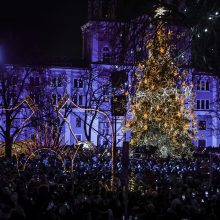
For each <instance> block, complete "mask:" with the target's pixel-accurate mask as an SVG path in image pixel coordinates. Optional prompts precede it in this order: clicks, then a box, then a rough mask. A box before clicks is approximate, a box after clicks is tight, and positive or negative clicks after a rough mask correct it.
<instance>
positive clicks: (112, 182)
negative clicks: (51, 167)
mask: <svg viewBox="0 0 220 220" xmlns="http://www.w3.org/2000/svg"><path fill="white" fill-rule="evenodd" d="M68 101H70V102H71V103H72V105H73V106H74V107H75V108H78V109H80V110H84V111H96V112H98V113H100V114H102V115H103V116H105V118H106V119H107V121H108V123H109V125H110V128H111V131H112V179H111V189H112V190H113V189H114V182H115V169H116V168H115V158H114V156H113V155H115V154H114V151H115V148H114V145H115V143H114V142H115V138H114V135H115V134H114V129H113V126H112V123H111V119H110V118H109V116H108V115H107V114H106V113H105V112H103V111H101V110H98V109H94V108H83V107H80V106H78V105H77V104H76V103H74V102H73V101H72V100H71V99H70V97H69V96H68V95H67V94H66V95H65V96H64V97H63V98H62V99H61V100H60V101H59V103H58V105H57V106H56V107H55V110H56V111H57V112H58V113H59V115H60V116H61V118H63V119H64V120H65V122H66V123H67V124H68V126H69V128H70V131H71V134H72V135H73V137H74V138H75V140H76V145H77V146H78V147H77V149H76V151H75V153H74V154H73V155H72V156H71V171H73V165H74V160H75V157H76V155H77V153H78V151H79V149H80V147H83V143H81V142H79V141H78V140H77V138H76V135H75V133H74V131H73V128H72V126H71V123H70V122H69V121H68V120H67V118H65V117H64V115H63V114H62V113H61V110H62V108H63V107H64V106H65V105H66V103H67V102H68Z"/></svg>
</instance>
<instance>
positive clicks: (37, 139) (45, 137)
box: [13, 124, 70, 171]
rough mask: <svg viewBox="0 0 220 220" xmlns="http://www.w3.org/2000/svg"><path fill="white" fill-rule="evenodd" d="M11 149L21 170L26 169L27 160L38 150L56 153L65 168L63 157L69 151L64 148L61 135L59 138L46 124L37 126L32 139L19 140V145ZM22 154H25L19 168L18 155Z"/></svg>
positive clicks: (18, 166)
mask: <svg viewBox="0 0 220 220" xmlns="http://www.w3.org/2000/svg"><path fill="white" fill-rule="evenodd" d="M13 149H14V150H13V153H14V155H15V156H16V158H17V168H18V170H21V171H24V170H25V169H26V166H27V164H28V162H29V161H30V160H31V159H32V158H34V157H35V156H36V154H37V153H38V152H39V151H50V152H52V153H54V154H55V155H57V157H58V159H60V161H61V162H62V164H63V167H64V170H65V165H64V159H65V157H67V156H68V154H69V151H70V150H69V149H68V148H66V144H63V137H62V138H59V135H58V134H56V133H55V129H53V128H52V129H50V128H49V127H48V125H47V124H46V126H45V127H44V129H42V128H38V129H37V130H36V131H35V134H34V136H33V138H32V139H30V140H27V141H23V142H21V144H20V145H16V147H14V148H13ZM22 154H24V155H25V157H26V159H25V161H24V164H22V166H21V168H20V165H19V157H20V156H21V155H22Z"/></svg>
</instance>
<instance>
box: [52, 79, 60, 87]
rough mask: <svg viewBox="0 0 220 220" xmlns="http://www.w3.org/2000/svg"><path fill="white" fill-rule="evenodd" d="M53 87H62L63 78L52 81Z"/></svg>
mask: <svg viewBox="0 0 220 220" xmlns="http://www.w3.org/2000/svg"><path fill="white" fill-rule="evenodd" d="M52 86H53V87H62V78H61V77H58V78H53V79H52Z"/></svg>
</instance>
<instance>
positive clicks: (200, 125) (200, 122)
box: [198, 121, 206, 130]
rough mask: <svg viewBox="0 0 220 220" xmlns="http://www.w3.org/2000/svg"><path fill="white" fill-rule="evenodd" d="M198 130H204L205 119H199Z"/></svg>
mask: <svg viewBox="0 0 220 220" xmlns="http://www.w3.org/2000/svg"><path fill="white" fill-rule="evenodd" d="M198 125H199V130H206V121H199V123H198Z"/></svg>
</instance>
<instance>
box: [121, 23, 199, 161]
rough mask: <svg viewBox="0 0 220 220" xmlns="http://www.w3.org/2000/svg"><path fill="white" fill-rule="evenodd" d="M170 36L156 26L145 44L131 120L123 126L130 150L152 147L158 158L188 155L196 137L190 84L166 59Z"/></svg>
mask: <svg viewBox="0 0 220 220" xmlns="http://www.w3.org/2000/svg"><path fill="white" fill-rule="evenodd" d="M171 36H172V31H170V30H167V29H166V28H165V27H164V25H163V24H162V23H160V24H158V26H157V29H156V31H155V35H154V36H153V37H152V39H150V40H149V41H148V44H147V48H148V51H149V57H148V59H147V60H146V61H145V62H144V63H140V64H139V66H138V69H137V71H136V73H135V75H136V77H137V80H138V82H137V85H136V93H135V95H134V96H133V97H132V100H131V115H132V117H131V119H130V120H128V121H127V123H126V125H125V127H126V128H125V130H127V129H129V130H131V133H132V136H131V141H130V144H131V145H132V146H150V145H151V146H155V147H157V154H158V155H159V156H162V157H166V156H168V155H170V156H172V157H180V156H181V155H182V154H187V155H189V154H190V149H191V146H192V139H193V138H194V137H195V134H196V133H197V130H196V121H195V116H194V111H193V106H194V94H193V93H192V88H193V84H192V82H191V80H190V74H189V73H188V72H187V71H184V70H182V71H181V70H179V69H178V66H177V64H175V63H174V61H173V59H172V57H171V55H170V52H171V49H170V46H171V45H170V46H169V44H168V42H169V40H170V39H171ZM186 103H188V104H186Z"/></svg>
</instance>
